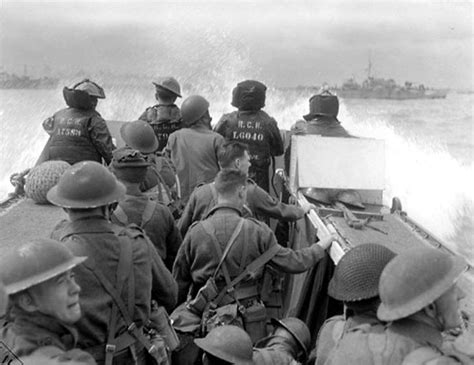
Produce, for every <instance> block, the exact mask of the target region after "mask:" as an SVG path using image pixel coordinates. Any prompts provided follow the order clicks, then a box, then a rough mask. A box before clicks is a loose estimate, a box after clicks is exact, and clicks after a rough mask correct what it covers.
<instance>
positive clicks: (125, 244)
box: [84, 236, 156, 365]
mask: <svg viewBox="0 0 474 365" xmlns="http://www.w3.org/2000/svg"><path fill="white" fill-rule="evenodd" d="M117 238H118V239H119V240H120V247H121V249H120V260H121V261H120V260H119V265H118V269H117V283H120V281H119V279H120V280H121V281H125V278H126V277H127V275H128V274H129V273H130V269H131V266H132V255H133V251H132V244H131V242H130V241H129V240H128V239H125V237H120V236H119V237H117ZM88 261H89V260H86V261H85V262H84V264H86V266H87V267H89V269H91V270H92V273H93V274H94V276H95V277H96V278H97V279H98V280H99V282H100V283H101V285H102V286H103V287H104V289H105V290H106V291H107V293H109V295H110V296H111V297H112V299H113V301H114V306H113V307H112V315H113V314H114V307H117V308H118V311H120V314H121V315H122V317H123V319H124V320H125V323H126V325H127V331H128V333H130V334H131V335H132V336H133V337H134V338H135V339H136V340H137V341H139V342H140V343H141V344H142V345H143V346H144V347H145V348H146V349H147V350H148V352H150V353H151V352H153V351H155V350H156V349H155V347H154V345H152V344H151V343H150V341H149V340H148V339H147V338H146V337H145V335H144V334H143V331H141V330H140V329H139V328H138V327H137V325H136V324H135V322H133V320H132V318H131V315H130V313H129V311H128V310H127V308H126V306H125V303H124V302H123V300H122V298H121V297H120V292H118V288H117V287H114V286H113V285H112V283H111V282H110V281H109V280H108V279H107V277H106V276H105V275H104V274H103V273H102V271H100V270H99V269H98V268H97V267H96V265H95V262H94V263H92V260H91V262H90V263H87V262H88ZM117 286H118V285H117ZM121 286H123V282H122V283H121ZM130 286H131V285H130ZM130 286H129V291H131V289H132V288H131V287H130ZM129 303H130V294H129ZM129 310H130V311H133V310H134V308H129ZM115 322H116V321H115ZM110 332H111V331H110V330H109V339H108V341H110V338H111V337H112V338H113V337H114V334H112V336H111V335H110ZM114 351H115V345H114V343H110V342H108V343H107V346H106V354H105V355H106V365H109V364H111V363H112V362H111V361H112V359H113V354H114ZM107 359H110V360H109V361H110V362H107Z"/></svg>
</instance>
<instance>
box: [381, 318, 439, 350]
mask: <svg viewBox="0 0 474 365" xmlns="http://www.w3.org/2000/svg"><path fill="white" fill-rule="evenodd" d="M389 328H390V329H391V330H392V331H394V332H395V333H398V334H401V335H402V336H406V337H408V338H411V339H412V340H413V341H415V342H417V343H419V344H428V345H431V346H434V347H436V348H438V349H439V348H441V346H442V344H443V337H442V336H441V332H440V331H439V330H438V329H436V328H435V327H432V326H430V325H428V324H426V323H424V322H420V321H418V320H416V319H414V318H403V319H400V320H398V321H396V322H393V323H392V324H391V325H390V327H389Z"/></svg>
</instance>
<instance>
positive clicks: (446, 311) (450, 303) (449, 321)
mask: <svg viewBox="0 0 474 365" xmlns="http://www.w3.org/2000/svg"><path fill="white" fill-rule="evenodd" d="M463 297H464V295H463V292H462V291H461V290H460V289H459V288H458V286H457V285H453V286H452V287H451V288H450V289H449V290H448V291H447V292H445V293H444V294H443V295H442V296H441V297H439V298H438V299H437V300H436V301H435V304H436V309H437V311H438V318H439V320H440V321H441V323H442V324H443V327H444V330H449V329H453V328H456V327H459V326H461V325H462V318H461V314H460V312H459V301H460V300H461V299H462V298H463Z"/></svg>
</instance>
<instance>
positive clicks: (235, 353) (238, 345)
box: [194, 326, 253, 365]
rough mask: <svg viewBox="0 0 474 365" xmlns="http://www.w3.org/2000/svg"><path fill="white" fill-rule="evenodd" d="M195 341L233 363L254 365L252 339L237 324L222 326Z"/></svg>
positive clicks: (206, 350)
mask: <svg viewBox="0 0 474 365" xmlns="http://www.w3.org/2000/svg"><path fill="white" fill-rule="evenodd" d="M194 342H195V343H196V345H197V346H198V347H200V348H201V349H202V350H204V351H205V352H207V353H209V354H211V355H213V356H215V357H217V358H219V359H221V360H224V361H228V362H230V363H231V364H239V365H252V364H253V360H252V354H253V347H252V340H251V339H250V336H249V335H248V333H247V332H245V331H244V330H243V329H242V328H240V327H237V326H220V327H216V328H214V329H212V330H211V332H209V333H208V334H207V336H206V337H204V338H198V339H195V340H194Z"/></svg>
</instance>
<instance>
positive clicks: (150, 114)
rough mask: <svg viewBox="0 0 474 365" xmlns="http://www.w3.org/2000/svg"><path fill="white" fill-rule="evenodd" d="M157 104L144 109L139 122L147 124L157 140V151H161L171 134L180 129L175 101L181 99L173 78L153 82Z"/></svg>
mask: <svg viewBox="0 0 474 365" xmlns="http://www.w3.org/2000/svg"><path fill="white" fill-rule="evenodd" d="M153 85H155V88H156V93H155V98H156V100H157V101H158V104H156V105H154V106H150V107H148V108H146V110H145V111H144V112H143V114H142V115H140V118H138V119H140V120H143V121H145V122H147V123H149V124H150V125H151V126H152V128H153V131H154V132H155V135H156V138H157V139H158V151H162V150H163V148H164V147H165V146H166V143H168V137H169V135H170V134H171V133H173V132H175V131H177V130H178V129H181V121H180V119H181V113H180V111H179V108H178V107H177V106H176V104H175V101H176V99H177V98H180V97H181V88H180V86H179V83H178V81H176V79H175V78H174V77H164V78H162V79H161V80H160V81H158V82H153Z"/></svg>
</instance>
